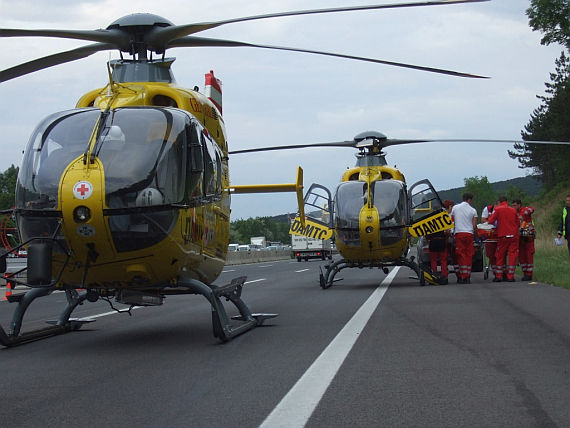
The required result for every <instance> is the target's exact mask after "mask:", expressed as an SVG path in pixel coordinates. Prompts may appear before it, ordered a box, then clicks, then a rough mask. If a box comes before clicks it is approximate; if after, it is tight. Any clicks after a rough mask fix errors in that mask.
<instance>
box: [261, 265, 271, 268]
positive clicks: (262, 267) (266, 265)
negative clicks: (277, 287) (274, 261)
mask: <svg viewBox="0 0 570 428" xmlns="http://www.w3.org/2000/svg"><path fill="white" fill-rule="evenodd" d="M271 266H273V265H265V266H259V267H260V268H266V267H271Z"/></svg>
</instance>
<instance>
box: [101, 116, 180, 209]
mask: <svg viewBox="0 0 570 428" xmlns="http://www.w3.org/2000/svg"><path fill="white" fill-rule="evenodd" d="M189 120H190V119H189V117H188V116H187V115H186V114H185V113H184V112H182V111H180V110H176V109H165V108H160V109H158V108H140V107H139V108H123V109H118V110H115V111H114V112H112V113H111V114H110V115H109V116H108V117H107V121H106V123H105V124H104V128H103V130H102V132H101V135H100V139H99V141H98V143H97V144H98V149H97V153H96V154H97V157H98V158H99V159H100V160H101V162H102V163H103V169H104V171H105V193H106V203H107V206H108V207H109V208H130V207H141V206H152V205H166V204H171V203H177V202H180V201H181V200H182V199H183V197H184V182H185V180H184V174H185V156H184V153H185V147H186V128H185V127H186V125H187V124H188V123H189Z"/></svg>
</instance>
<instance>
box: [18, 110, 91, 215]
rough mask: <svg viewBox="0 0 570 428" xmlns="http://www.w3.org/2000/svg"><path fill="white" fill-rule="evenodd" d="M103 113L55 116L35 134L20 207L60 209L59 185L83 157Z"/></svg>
mask: <svg viewBox="0 0 570 428" xmlns="http://www.w3.org/2000/svg"><path fill="white" fill-rule="evenodd" d="M100 114H101V110H99V109H95V108H91V109H78V110H67V111H64V112H59V113H54V114H52V115H50V116H48V117H47V118H45V119H44V120H43V121H42V122H41V123H40V124H39V125H38V126H37V127H36V129H35V130H34V132H33V134H32V136H31V137H30V140H29V142H28V146H27V148H26V151H25V154H24V159H23V161H22V167H21V169H20V172H19V174H18V183H17V186H16V207H17V208H24V209H54V210H55V209H57V208H58V206H57V200H58V198H57V195H58V188H59V181H60V178H61V175H62V173H63V171H64V170H65V168H67V166H68V165H69V164H70V162H71V161H73V160H74V159H76V158H77V157H78V156H79V155H81V154H83V153H84V152H85V150H86V149H87V146H88V144H89V139H90V137H91V133H92V132H93V128H94V127H95V123H96V122H97V118H98V117H99V115H100Z"/></svg>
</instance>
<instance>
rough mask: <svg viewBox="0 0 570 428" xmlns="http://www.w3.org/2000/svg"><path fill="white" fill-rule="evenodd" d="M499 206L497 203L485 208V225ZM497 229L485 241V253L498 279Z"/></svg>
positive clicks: (482, 216) (483, 218)
mask: <svg viewBox="0 0 570 428" xmlns="http://www.w3.org/2000/svg"><path fill="white" fill-rule="evenodd" d="M498 205H499V202H498V201H497V202H495V204H494V205H487V206H486V207H485V208H483V212H482V213H481V221H482V222H483V223H487V220H488V219H489V216H490V215H491V214H493V211H494V210H495V207H496V206H498ZM496 232H497V231H496V229H491V230H490V231H489V233H488V236H487V237H486V239H485V253H486V254H487V257H488V259H489V266H491V270H492V271H493V276H494V277H495V278H496V277H497V257H496V255H495V253H496V252H497V236H496Z"/></svg>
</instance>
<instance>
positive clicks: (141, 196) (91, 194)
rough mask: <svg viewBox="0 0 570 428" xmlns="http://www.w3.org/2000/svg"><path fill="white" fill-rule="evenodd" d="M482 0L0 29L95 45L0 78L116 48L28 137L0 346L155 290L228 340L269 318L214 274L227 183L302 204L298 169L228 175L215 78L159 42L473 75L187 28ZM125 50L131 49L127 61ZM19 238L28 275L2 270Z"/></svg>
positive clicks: (220, 261) (235, 284)
mask: <svg viewBox="0 0 570 428" xmlns="http://www.w3.org/2000/svg"><path fill="white" fill-rule="evenodd" d="M480 1H486V0H451V1H450V0H442V1H429V2H423V3H402V4H393V5H370V6H356V7H344V8H331V9H319V10H305V11H296V12H283V13H274V14H267V15H257V16H250V17H243V18H235V19H228V20H223V21H215V22H202V23H194V24H188V25H174V24H173V23H171V22H170V21H168V20H166V19H164V18H162V17H160V16H157V15H153V14H145V13H141V14H133V15H128V16H125V17H122V18H120V19H118V20H116V21H115V22H113V23H112V24H111V25H109V26H108V27H107V28H106V29H99V30H94V31H79V30H49V29H46V30H24V29H0V37H30V36H37V37H56V38H68V39H77V40H86V41H92V42H95V43H93V44H89V45H86V46H82V47H79V48H76V49H72V50H68V51H65V52H60V53H57V54H53V55H49V56H46V57H43V58H39V59H36V60H32V61H29V62H26V63H24V64H20V65H17V66H14V67H12V68H9V69H5V70H2V71H1V72H0V81H1V82H5V81H8V80H10V79H13V78H17V77H19V76H23V75H26V74H28V73H32V72H35V71H39V70H42V69H45V68H48V67H52V66H55V65H59V64H63V63H66V62H70V61H75V60H78V59H82V58H85V57H88V56H90V55H92V54H94V53H96V52H99V51H105V50H118V51H119V52H120V55H121V57H120V59H118V60H112V61H109V63H108V70H109V83H108V84H107V85H106V86H105V87H103V88H100V89H95V90H93V91H91V92H88V93H87V94H85V95H84V96H82V97H81V98H80V99H79V101H78V103H77V105H76V107H75V108H73V109H70V110H66V111H62V112H57V113H53V114H51V115H49V116H48V117H47V118H45V119H44V120H43V121H42V122H41V123H40V124H39V125H38V126H37V128H36V129H35V131H34V132H33V134H32V136H31V137H30V140H29V143H28V145H27V147H26V149H25V152H24V158H23V162H22V165H21V168H20V171H19V176H18V182H17V186H16V206H15V210H14V215H15V219H16V223H17V228H18V231H19V235H20V238H21V242H22V244H21V245H20V246H16V247H14V248H13V249H12V250H10V251H9V252H8V253H4V254H3V255H1V256H0V272H3V273H4V274H3V275H1V276H2V277H3V278H5V279H8V280H9V281H11V282H12V283H17V284H22V285H26V286H29V287H31V289H30V290H29V291H27V292H26V293H25V294H18V295H13V296H12V297H11V298H10V301H11V302H14V303H16V304H17V307H16V309H15V311H14V314H13V318H12V321H11V324H10V328H9V330H8V331H6V330H4V329H3V328H1V327H0V343H1V344H2V345H4V346H13V345H17V344H19V343H23V342H26V341H28V340H35V339H37V338H41V337H45V336H49V335H53V334H58V333H63V332H67V331H71V330H76V329H78V328H80V327H81V325H82V323H84V322H88V321H89V320H83V319H82V320H75V319H72V318H70V317H71V314H72V312H73V311H74V309H75V308H76V307H77V306H78V305H80V304H83V303H84V302H86V301H90V302H94V301H97V300H98V299H101V298H102V299H106V300H108V301H109V302H110V299H115V300H116V301H117V302H119V303H123V304H126V305H130V306H145V305H160V304H162V303H163V300H164V298H165V296H172V295H179V294H199V295H203V296H204V297H206V298H207V299H208V301H209V302H210V304H211V306H212V322H213V332H214V336H215V337H217V338H219V339H221V340H224V341H225V340H228V339H230V338H232V337H234V336H235V335H237V334H240V333H242V332H244V331H247V330H249V329H250V328H252V327H255V326H258V325H260V324H261V323H263V321H264V320H265V319H267V318H269V317H273V316H275V315H274V314H252V313H251V312H250V310H249V308H248V307H247V305H246V304H245V302H244V301H243V300H242V299H241V293H242V287H243V284H244V281H245V277H240V278H235V279H234V280H232V281H231V282H230V283H229V284H227V285H225V286H215V285H213V282H214V280H215V279H216V278H217V277H218V276H219V274H220V273H221V271H222V268H223V266H224V263H225V260H226V254H227V244H228V242H229V222H230V196H231V193H252V192H279V191H294V192H297V197H298V199H299V200H300V201H302V199H303V196H302V171H301V170H300V169H299V170H298V173H297V181H296V182H295V183H292V184H284V185H283V184H281V185H257V186H255V185H254V186H230V182H229V167H228V145H227V137H226V131H225V124H224V120H223V118H222V105H221V101H222V99H221V89H220V86H219V81H218V80H217V79H216V77H215V76H214V75H213V73H212V72H211V73H208V74H207V75H206V93H205V94H202V93H200V92H198V90H197V88H195V89H193V90H192V89H185V88H182V87H180V86H177V85H176V83H175V80H174V76H173V74H172V71H171V65H172V63H173V61H174V58H167V57H165V51H166V50H167V49H168V48H174V47H257V48H265V49H277V50H288V51H297V52H305V53H313V54H320V55H327V56H334V57H341V58H348V59H353V60H361V61H368V62H374V63H380V64H388V65H394V66H400V67H407V68H413V69H418V70H423V71H428V72H436V73H443V74H448V75H454V76H460V77H481V76H476V75H471V74H466V73H459V72H454V71H449V70H443V69H435V68H429V67H421V66H416V65H410V64H404V63H395V62H390V61H384V60H378V59H372V58H363V57H356V56H350V55H343V54H335V53H331V52H322V51H314V50H306V49H298V48H287V47H282V46H270V45H260V44H251V43H244V42H237V41H232V40H222V39H211V38H204V37H197V36H193V35H192V34H195V33H198V32H201V31H204V30H207V29H211V28H215V27H219V26H222V25H225V24H231V23H238V22H245V21H254V20H263V19H268V18H276V17H283V16H295V15H307V14H320V13H333V12H343V11H350V10H369V9H384V8H391V7H409V6H431V5H445V4H455V3H470V2H480ZM124 53H126V54H128V55H130V56H131V59H125V58H124V57H123V54H124ZM154 55H156V57H155V56H154ZM367 195H369V196H370V195H371V193H367ZM300 207H302V203H301V204H300ZM300 211H301V216H300V221H302V220H303V219H304V216H303V213H302V208H300ZM331 218H332V217H331ZM336 218H338V219H341V218H342V217H341V216H336ZM375 233H377V232H375ZM378 236H379V235H378ZM347 239H348V238H347ZM338 242H339V243H340V239H339V241H338ZM399 242H400V244H397V245H399V246H405V243H401V241H399ZM22 247H24V248H26V249H27V254H28V257H27V266H26V268H25V274H26V277H25V279H19V278H20V277H19V275H18V274H20V273H23V272H11V273H10V275H8V274H7V273H6V258H7V257H8V256H9V255H10V254H11V253H14V252H16V251H18V250H20V248H22ZM56 290H62V291H65V293H66V297H67V301H68V304H67V306H66V307H65V308H64V310H63V311H62V312H61V314H60V315H59V318H58V319H57V320H56V321H55V323H54V325H53V326H51V327H49V328H46V329H42V330H39V331H30V332H24V333H23V332H22V323H23V318H24V314H25V313H26V310H27V309H28V307H29V306H30V304H31V303H32V302H33V301H34V300H36V299H37V298H39V297H43V296H46V295H49V294H50V293H52V292H54V291H56ZM224 298H225V299H227V300H229V301H231V302H232V303H233V304H234V305H235V307H236V308H237V310H238V311H239V315H238V316H236V317H235V318H236V320H237V321H231V320H230V318H229V317H228V315H227V313H226V310H225V309H224V306H223V304H222V299H224ZM110 303H111V302H110Z"/></svg>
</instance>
